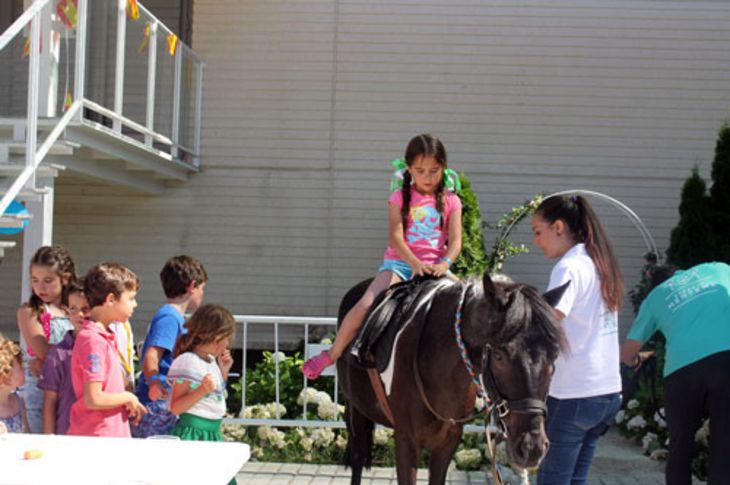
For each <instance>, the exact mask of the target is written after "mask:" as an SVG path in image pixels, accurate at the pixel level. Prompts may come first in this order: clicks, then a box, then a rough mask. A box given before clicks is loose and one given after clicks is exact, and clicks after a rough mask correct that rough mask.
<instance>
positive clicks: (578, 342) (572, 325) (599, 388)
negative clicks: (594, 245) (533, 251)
mask: <svg viewBox="0 0 730 485" xmlns="http://www.w3.org/2000/svg"><path fill="white" fill-rule="evenodd" d="M567 281H570V285H568V287H567V289H566V290H565V293H564V294H563V296H562V298H561V299H560V302H559V303H558V304H557V305H556V306H555V309H556V310H559V311H560V312H562V313H563V315H565V319H564V320H563V326H564V329H565V334H566V337H567V339H568V344H569V349H568V350H567V351H566V352H565V353H561V354H560V355H559V356H558V359H557V360H556V361H555V374H554V375H553V379H552V382H551V383H550V392H549V394H550V396H552V397H555V398H558V399H573V398H582V397H591V396H600V395H602V394H610V393H614V392H621V374H620V370H619V342H618V314H617V312H615V311H610V310H609V309H608V308H607V307H606V304H605V303H604V301H603V297H602V296H601V280H600V278H599V276H598V272H597V271H596V267H595V265H594V264H593V260H592V259H591V257H590V256H589V255H588V253H587V252H586V249H585V245H584V244H576V245H575V246H573V247H572V248H570V249H569V250H568V252H566V253H565V254H564V255H563V257H562V258H561V259H560V261H558V263H557V264H556V265H555V267H554V268H553V271H552V273H551V274H550V284H549V286H548V290H551V289H553V288H556V287H558V286H561V285H562V284H564V283H566V282H567Z"/></svg>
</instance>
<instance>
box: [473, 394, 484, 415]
mask: <svg viewBox="0 0 730 485" xmlns="http://www.w3.org/2000/svg"><path fill="white" fill-rule="evenodd" d="M474 409H476V410H477V411H481V410H482V409H484V398H483V397H481V396H477V398H476V400H475V401H474Z"/></svg>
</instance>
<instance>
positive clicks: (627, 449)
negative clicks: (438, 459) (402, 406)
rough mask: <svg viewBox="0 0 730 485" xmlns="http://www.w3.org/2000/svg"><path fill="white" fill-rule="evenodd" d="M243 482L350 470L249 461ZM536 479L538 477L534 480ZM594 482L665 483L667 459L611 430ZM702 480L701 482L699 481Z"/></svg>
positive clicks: (378, 475) (337, 481) (259, 484)
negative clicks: (644, 451) (657, 458)
mask: <svg viewBox="0 0 730 485" xmlns="http://www.w3.org/2000/svg"><path fill="white" fill-rule="evenodd" d="M236 480H237V481H238V484H239V485H244V484H245V485H265V484H266V485H269V484H271V485H310V484H311V485H320V484H321V485H345V484H349V483H350V470H349V469H346V468H344V467H342V466H335V465H307V464H299V463H253V462H252V463H247V464H246V465H244V466H243V468H242V469H241V471H240V472H239V473H238V475H237V476H236ZM532 481H533V482H534V477H533V480H532ZM395 483H396V478H395V469H394V468H373V469H371V470H364V471H363V480H362V484H363V485H393V484H395ZM418 483H419V484H420V483H424V484H425V483H428V471H427V470H419V471H418ZM446 483H447V484H450V485H456V484H459V485H471V484H484V485H486V484H492V483H493V480H492V477H491V475H490V476H489V477H486V476H485V474H484V472H481V471H479V472H463V471H459V470H453V471H451V472H449V474H448V476H447V479H446ZM588 483H589V484H590V485H661V484H663V483H664V463H660V462H656V461H653V460H650V459H649V458H647V457H646V456H644V455H643V454H642V453H641V448H640V447H639V446H636V445H634V444H633V443H631V442H629V441H627V440H625V439H624V438H622V437H621V436H619V434H618V432H617V431H616V430H615V429H612V430H611V431H609V433H607V434H606V436H604V437H603V438H601V441H599V443H598V450H597V451H596V456H595V458H594V460H593V466H592V467H591V474H590V478H589V482H588ZM697 483H701V482H697Z"/></svg>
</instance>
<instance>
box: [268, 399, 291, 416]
mask: <svg viewBox="0 0 730 485" xmlns="http://www.w3.org/2000/svg"><path fill="white" fill-rule="evenodd" d="M265 409H266V412H267V413H268V414H269V416H271V417H272V418H275V417H276V403H275V402H270V403H268V404H266V405H265ZM285 414H286V407H284V405H283V404H279V416H284V415H285Z"/></svg>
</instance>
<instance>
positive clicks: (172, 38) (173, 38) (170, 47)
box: [167, 34, 178, 57]
mask: <svg viewBox="0 0 730 485" xmlns="http://www.w3.org/2000/svg"><path fill="white" fill-rule="evenodd" d="M177 40H178V39H177V35H175V34H169V35H168V36H167V52H169V53H170V55H171V56H173V57H175V51H177Z"/></svg>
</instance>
